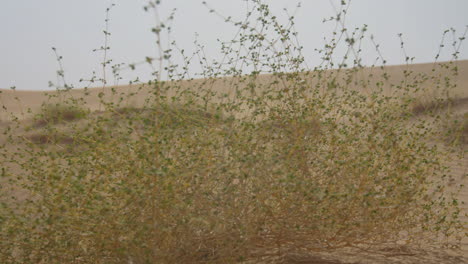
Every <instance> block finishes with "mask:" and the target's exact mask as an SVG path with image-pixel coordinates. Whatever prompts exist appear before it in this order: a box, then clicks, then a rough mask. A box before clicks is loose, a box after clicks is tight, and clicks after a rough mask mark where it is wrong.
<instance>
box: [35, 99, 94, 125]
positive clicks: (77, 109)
mask: <svg viewBox="0 0 468 264" xmlns="http://www.w3.org/2000/svg"><path fill="white" fill-rule="evenodd" d="M87 114H88V111H87V110H86V109H84V108H82V107H81V106H79V105H77V104H71V103H68V102H65V103H63V102H62V103H55V104H53V103H51V104H44V105H43V106H42V108H41V112H40V113H39V114H37V115H36V116H35V117H34V124H35V126H38V127H41V126H46V125H48V124H57V123H61V122H71V121H77V120H79V119H83V118H86V115H87Z"/></svg>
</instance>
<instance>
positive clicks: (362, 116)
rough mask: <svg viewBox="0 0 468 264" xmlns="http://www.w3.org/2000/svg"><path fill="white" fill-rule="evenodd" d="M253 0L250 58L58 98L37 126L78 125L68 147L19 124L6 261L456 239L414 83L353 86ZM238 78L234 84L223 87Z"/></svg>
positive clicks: (9, 160) (282, 251) (2, 224)
mask: <svg viewBox="0 0 468 264" xmlns="http://www.w3.org/2000/svg"><path fill="white" fill-rule="evenodd" d="M157 2H158V1H156V2H155V3H153V5H150V6H149V7H147V9H149V8H157ZM252 3H253V6H254V8H253V9H252V13H250V14H249V15H248V17H247V21H250V20H254V21H260V22H261V23H260V24H257V26H252V25H251V24H248V23H247V24H245V23H244V24H242V23H241V24H237V23H235V22H233V24H236V25H237V26H238V27H239V28H240V32H241V34H240V35H239V36H240V39H239V40H233V41H232V43H240V47H239V50H238V51H235V50H227V51H225V52H226V54H225V55H226V58H227V60H229V59H230V58H239V57H241V58H244V64H239V65H243V66H239V67H241V68H236V67H231V66H229V67H226V68H223V67H221V66H219V64H214V65H213V66H212V67H208V66H207V67H208V68H207V69H205V70H204V74H205V77H207V79H205V81H203V82H202V85H200V86H199V87H196V86H194V85H195V84H197V82H196V81H187V82H186V84H188V85H185V86H183V85H181V84H183V83H184V82H183V81H181V80H178V81H177V80H174V81H173V82H166V83H164V85H163V84H162V83H161V82H160V81H159V80H156V81H155V82H151V83H149V84H148V85H146V86H145V88H143V89H146V90H145V91H146V92H145V96H147V98H146V101H145V103H144V104H143V105H142V106H138V107H129V106H124V105H123V103H125V101H123V103H122V104H121V103H115V102H113V101H105V100H104V98H103V97H102V96H101V104H102V105H103V106H104V108H105V109H104V110H103V111H100V112H94V113H90V114H87V112H86V111H82V110H81V109H86V107H85V106H81V108H75V107H71V108H70V107H69V106H67V105H60V104H59V105H54V106H46V107H45V108H44V110H43V113H42V115H41V118H39V119H38V121H36V125H37V126H43V125H44V124H47V125H50V126H48V127H49V128H51V129H53V130H52V131H59V132H60V131H61V132H60V133H62V134H66V135H67V138H70V139H72V140H71V141H70V142H72V144H71V149H70V151H56V150H55V149H53V148H52V146H50V145H49V144H41V143H48V142H50V141H51V140H50V137H49V135H50V134H47V135H46V136H44V137H43V136H41V134H39V136H38V137H37V139H33V140H32V141H29V142H24V140H22V139H24V135H22V134H18V135H15V133H16V132H17V131H18V130H15V129H12V130H10V132H8V133H9V136H10V137H9V139H8V144H10V146H15V147H16V150H15V152H14V153H11V152H9V150H10V149H11V148H9V147H8V146H6V145H5V146H3V147H2V148H1V149H0V150H1V151H2V152H1V154H2V155H1V156H2V157H3V160H2V162H3V164H5V167H4V169H3V170H2V173H3V175H2V176H3V177H4V178H5V179H7V180H8V186H16V187H17V188H20V189H21V191H22V192H23V193H24V197H26V198H25V199H17V198H15V195H14V194H13V195H9V196H6V195H5V196H4V197H3V198H2V200H1V203H0V205H1V207H2V210H1V211H0V212H1V213H0V235H1V237H2V239H1V242H0V260H2V262H3V263H233V262H247V261H253V262H260V261H266V262H274V261H279V260H280V259H281V258H283V257H285V255H286V254H288V253H295V252H302V251H308V252H311V251H313V252H317V251H318V252H325V251H332V250H335V249H338V248H344V247H357V248H368V247H369V246H377V245H386V244H388V243H390V244H391V245H396V244H397V242H398V243H401V242H403V243H405V244H408V245H418V244H421V243H430V244H431V245H434V243H436V242H435V241H436V240H437V239H438V238H440V237H444V238H447V239H449V238H450V239H451V238H453V237H456V234H457V232H458V231H459V230H461V228H462V226H461V224H460V222H459V219H458V215H459V214H460V209H459V208H458V206H457V203H458V201H457V200H456V199H452V197H450V196H449V195H448V194H447V193H446V192H445V191H444V188H443V187H442V186H444V184H445V182H444V181H445V178H444V177H443V176H444V175H446V174H447V173H448V171H447V168H446V167H445V166H444V164H443V163H442V160H443V159H442V158H443V157H444V155H445V152H444V151H443V150H442V149H440V148H437V147H434V146H432V145H431V144H428V141H427V139H428V138H431V136H434V133H439V132H438V131H436V130H435V129H432V128H431V126H422V125H421V123H420V122H414V123H411V122H408V118H407V117H406V116H402V115H401V113H402V112H410V111H411V106H410V105H409V104H408V103H407V102H404V101H403V100H402V99H401V98H402V97H401V93H403V95H412V94H411V91H409V92H406V94H405V91H407V90H406V87H401V90H398V89H400V88H394V89H396V90H397V92H400V94H398V93H395V94H398V96H388V95H385V93H383V92H382V90H381V89H380V87H381V86H378V87H376V88H375V89H374V90H372V92H371V93H367V92H364V91H362V90H359V89H353V88H350V86H349V84H350V83H352V82H353V78H354V77H355V76H356V69H359V68H360V65H354V66H356V68H354V69H349V70H344V69H342V72H341V73H340V74H343V73H344V75H345V76H346V77H345V78H344V80H345V81H344V82H341V81H339V78H337V76H333V75H334V74H337V72H336V71H335V72H333V71H325V70H324V69H318V68H316V69H314V70H310V69H308V68H306V67H305V66H304V63H303V62H304V59H303V58H302V56H301V55H300V47H298V46H296V45H295V44H294V43H295V42H294V39H293V38H294V36H295V34H294V32H292V31H291V30H290V27H288V26H287V25H286V26H283V25H281V24H279V23H276V22H277V20H276V17H275V16H274V15H272V14H271V13H270V12H269V9H268V6H267V5H266V4H263V3H261V2H259V1H252ZM344 12H345V11H344ZM341 15H344V14H341ZM337 17H339V14H337ZM336 19H338V18H336ZM228 22H229V21H228ZM257 27H260V29H259V28H257ZM261 30H263V31H261ZM257 31H260V32H270V34H273V35H272V36H269V35H266V36H263V35H258V34H257V33H256V32H257ZM343 32H345V31H343ZM155 33H156V34H159V32H158V31H157V30H156V31H155ZM157 36H158V37H159V35H157ZM277 38H280V39H281V41H282V43H283V44H282V45H283V46H282V48H281V49H276V48H277V47H276V46H274V45H275V44H274V43H276V42H275V41H274V40H275V39H277ZM347 43H348V45H354V42H351V41H348V42H347ZM245 47H252V48H253V49H258V52H257V53H250V52H248V51H247V54H244V52H246V51H245V50H244V48H245ZM260 54H264V55H262V56H260ZM259 56H260V57H259ZM266 58H274V60H270V61H268V60H266ZM356 59H357V58H356ZM265 60H266V61H265ZM325 61H327V60H325ZM162 62H163V61H162ZM162 62H161V63H162ZM331 66H332V65H329V67H331ZM174 67H175V66H174ZM242 67H246V68H247V69H246V68H242ZM249 67H253V68H254V69H255V70H253V71H252V72H251V74H249V75H245V74H244V71H246V70H248V69H249ZM169 68H170V67H169ZM260 72H262V73H269V75H268V76H265V75H260V74H259V73H260ZM225 75H231V76H232V75H233V77H231V78H226V79H224V81H225V85H226V86H224V88H227V89H223V90H222V91H219V90H216V89H215V88H213V87H216V86H215V85H214V84H215V83H216V82H218V81H219V79H217V78H215V77H219V76H225ZM170 77H171V78H175V77H176V76H174V75H170ZM331 79H332V80H337V81H333V85H332V86H333V87H330V85H329V84H330V80H331ZM385 80H387V79H386V78H385V77H384V76H383V77H382V82H384V81H385ZM414 85H416V86H417V85H418V82H416V81H415V83H414ZM184 87H186V88H184ZM226 91H227V92H226ZM403 97H404V96H403ZM78 119H81V120H80V124H71V123H70V122H65V123H64V121H75V120H78ZM18 122H19V121H18ZM434 122H438V121H434ZM59 125H60V126H59ZM19 126H22V123H21V122H20V123H19ZM54 129H55V130H54ZM61 129H63V130H61ZM64 131H65V132H66V133H65V132H64ZM60 133H59V135H60ZM52 135H53V134H52ZM61 139H62V138H60V137H58V138H57V137H54V140H55V141H57V140H58V141H60V140H61ZM67 142H68V141H67ZM0 190H1V191H2V192H4V193H8V191H7V190H6V189H0ZM11 196H13V198H11V199H10V198H7V197H11Z"/></svg>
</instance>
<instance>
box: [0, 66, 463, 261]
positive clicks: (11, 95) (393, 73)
mask: <svg viewBox="0 0 468 264" xmlns="http://www.w3.org/2000/svg"><path fill="white" fill-rule="evenodd" d="M456 65H457V67H458V71H459V72H458V76H455V77H454V76H452V77H451V80H452V81H453V84H455V85H456V86H457V87H456V88H454V89H452V96H454V97H457V98H468V61H459V62H457V63H456ZM434 67H436V69H439V70H438V71H436V72H437V74H439V73H440V74H442V75H444V74H448V71H446V70H440V68H437V67H439V66H438V65H434V64H432V63H430V64H416V65H399V66H387V67H385V69H384V70H382V69H380V68H374V69H370V68H365V69H361V70H359V71H358V72H356V73H355V74H354V75H353V76H354V79H353V80H352V82H351V83H350V84H349V87H350V88H351V89H360V90H364V91H366V90H369V91H370V90H371V89H372V87H375V84H376V83H377V82H378V81H379V80H382V76H383V74H384V72H386V73H387V74H388V75H389V76H390V79H389V83H393V84H395V85H404V84H405V82H404V80H405V78H404V75H405V73H404V70H406V71H407V72H412V75H411V76H410V77H409V79H410V80H414V78H416V79H418V78H419V79H421V82H422V83H423V84H422V85H421V86H423V87H425V88H427V90H426V91H425V92H423V93H422V95H421V96H424V95H425V94H426V95H428V94H430V93H431V91H433V90H435V89H434V88H436V86H437V85H438V84H437V83H434V82H432V81H431V79H430V78H429V79H428V80H425V79H424V78H422V77H421V76H422V75H421V74H425V75H426V76H434V73H433V72H432V69H433V68H434ZM323 74H324V75H325V76H328V77H329V78H333V77H336V78H337V82H339V83H342V82H344V81H345V79H346V74H345V73H344V72H338V71H328V72H324V73H323ZM369 74H373V76H372V77H369ZM328 77H327V78H328ZM270 78H271V76H262V77H261V78H259V80H258V81H257V83H258V84H261V83H267V82H268V81H269V80H270ZM327 78H325V79H327ZM419 79H418V80H419ZM305 81H306V82H308V83H309V84H310V85H315V84H316V81H315V80H314V79H313V78H310V79H307V78H305ZM234 82H236V79H233V78H224V79H218V80H214V81H207V80H192V81H183V82H180V83H179V85H181V87H201V86H206V85H210V86H212V87H213V89H214V90H216V91H222V92H226V93H228V94H232V93H233V92H234V91H232V90H229V89H228V87H231V86H230V84H232V83H234ZM283 85H285V86H287V83H284V84H283ZM439 85H443V84H439ZM114 89H115V93H112V92H111V87H107V88H105V89H102V88H92V89H88V90H83V89H76V90H72V91H71V92H70V95H71V96H72V97H75V98H80V97H83V98H84V101H85V103H86V105H87V106H88V107H89V108H90V109H91V110H99V109H101V108H102V107H103V106H102V105H101V104H100V103H99V99H98V94H99V93H101V92H102V93H103V94H104V97H105V98H106V99H111V100H114V101H117V100H118V99H119V98H120V97H121V96H124V97H125V96H126V95H128V94H130V93H132V92H135V91H137V90H138V87H137V86H118V87H114ZM0 91H1V93H0V106H1V107H3V109H0V127H1V126H3V125H4V124H6V123H7V122H8V120H10V119H11V118H12V115H11V113H13V114H14V115H15V116H19V117H20V118H24V119H26V118H29V117H31V115H32V113H36V112H38V110H39V109H40V107H41V105H42V104H43V103H44V102H53V101H54V100H57V99H56V98H54V96H56V95H57V93H56V92H43V91H11V90H1V89H0ZM150 91H151V90H150V89H149V88H148V87H143V89H142V91H140V92H139V93H138V96H135V97H132V98H131V99H130V101H129V103H130V104H131V105H132V106H138V105H142V104H143V103H144V100H145V98H146V96H147V95H148V94H149V93H150ZM384 91H385V92H388V93H391V92H392V88H391V87H390V85H388V84H386V85H384ZM51 95H52V98H51ZM456 111H457V113H460V114H465V113H468V100H464V101H462V102H461V103H460V104H459V105H457V107H456ZM437 144H439V143H437ZM464 148H465V150H464V151H465V152H466V151H467V150H468V149H467V148H468V147H467V146H466V145H465V147H464ZM448 160H449V161H448V162H447V165H449V166H450V167H451V169H452V177H453V181H452V182H451V186H449V188H455V186H457V185H460V184H465V185H468V155H464V157H461V158H460V157H457V156H456V155H453V157H448ZM459 200H460V201H462V202H464V204H462V209H463V211H464V212H463V213H462V217H463V219H462V220H463V221H464V222H465V230H466V231H467V232H468V224H466V223H468V217H467V216H466V215H467V214H468V186H465V187H464V188H462V190H461V192H460V194H459ZM457 254H458V253H457ZM338 255H340V256H341V257H340V258H341V260H337V259H336V258H335V257H333V256H325V255H324V256H322V257H321V258H319V259H316V258H315V257H311V256H307V255H298V256H291V257H290V258H289V259H288V260H284V262H285V263H468V238H466V237H465V239H464V240H463V241H462V252H461V255H462V258H460V257H455V256H453V255H452V256H449V255H446V254H445V253H444V252H439V251H429V252H416V251H408V250H407V249H405V248H403V247H402V249H401V250H400V251H399V252H389V254H387V255H388V256H382V255H379V254H377V255H376V254H373V253H366V254H364V255H362V253H356V252H341V253H340V254H338ZM327 261H328V262H327Z"/></svg>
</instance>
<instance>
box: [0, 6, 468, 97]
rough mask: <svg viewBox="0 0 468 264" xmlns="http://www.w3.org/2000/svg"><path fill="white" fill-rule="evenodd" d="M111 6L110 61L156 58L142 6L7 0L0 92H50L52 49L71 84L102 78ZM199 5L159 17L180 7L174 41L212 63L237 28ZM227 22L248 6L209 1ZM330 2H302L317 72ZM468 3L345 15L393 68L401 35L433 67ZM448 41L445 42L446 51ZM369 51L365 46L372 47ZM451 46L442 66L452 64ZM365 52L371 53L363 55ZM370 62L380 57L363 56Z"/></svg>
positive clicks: (462, 23) (0, 17)
mask: <svg viewBox="0 0 468 264" xmlns="http://www.w3.org/2000/svg"><path fill="white" fill-rule="evenodd" d="M112 2H114V3H115V4H116V6H115V7H114V8H113V9H112V10H111V12H110V22H109V31H110V32H111V34H112V35H111V36H110V39H109V41H110V42H109V46H110V47H111V49H110V51H109V56H110V58H112V59H113V63H133V62H138V61H142V60H144V58H145V57H146V56H154V55H155V52H156V49H155V45H154V41H155V37H154V35H153V34H152V33H151V32H150V29H151V27H153V26H154V16H152V15H151V14H150V13H145V12H144V11H143V6H144V5H145V4H146V2H147V1H145V0H115V1H110V0H80V1H76V0H40V1H38V0H22V1H18V0H2V5H1V8H0V36H1V40H0V88H10V87H12V86H16V88H17V89H18V90H45V89H48V82H49V81H53V82H55V81H56V80H57V78H56V71H57V70H58V65H57V61H56V60H55V55H54V53H53V51H52V49H51V48H52V47H56V48H57V51H58V52H59V53H60V55H62V56H63V61H62V62H63V67H64V70H65V74H66V78H67V81H68V82H69V83H71V84H74V85H75V86H76V87H80V86H83V84H80V83H79V82H78V80H79V79H81V78H85V79H86V78H90V76H92V72H93V71H96V72H97V74H100V66H99V63H100V62H102V53H97V52H93V49H96V48H99V47H100V46H102V45H103V43H104V41H103V40H104V35H103V33H102V31H103V29H104V19H105V10H106V8H107V7H108V6H109V5H110V3H112ZM201 2H202V0H162V6H161V8H162V9H161V10H160V11H161V16H163V17H164V16H167V15H168V14H169V11H170V10H171V9H173V8H177V11H176V16H175V22H174V24H173V34H172V37H173V38H174V39H175V40H176V41H177V42H178V45H179V46H180V47H182V48H185V49H187V50H188V51H190V50H192V49H193V41H194V39H195V33H198V35H199V36H198V39H199V41H200V42H201V43H203V44H204V45H205V50H207V53H208V56H211V57H213V58H215V57H216V56H217V54H219V53H217V51H218V50H219V44H218V43H217V42H216V39H218V38H221V39H223V40H228V39H229V38H231V37H232V36H233V34H234V31H233V28H232V27H231V26H229V25H227V24H225V23H223V21H222V20H221V19H220V18H219V17H217V16H216V15H214V14H210V13H209V12H208V10H207V8H206V7H204V6H203V5H202V3H201ZM207 2H208V3H209V4H210V5H211V6H212V7H214V8H215V9H217V10H219V11H220V12H221V13H222V14H225V15H226V16H233V17H234V18H241V17H242V14H243V12H244V11H245V1H244V0H207ZM264 2H266V3H268V4H270V6H271V8H272V10H273V12H276V13H277V14H278V16H279V17H283V18H284V17H285V13H284V11H282V9H283V8H287V9H288V10H290V12H293V11H294V9H295V6H296V5H297V3H298V2H299V1H296V0H266V1H264ZM330 2H334V3H335V4H338V2H339V1H338V0H331V1H329V0H302V7H301V8H300V9H299V11H298V13H297V15H296V18H297V27H296V29H297V31H298V32H299V39H300V41H301V44H302V45H303V46H304V54H305V56H306V59H307V61H308V64H309V65H311V66H312V67H313V66H314V65H317V64H318V63H319V62H320V60H319V56H318V55H317V53H316V52H315V51H314V49H317V48H322V47H323V45H324V37H329V36H331V35H330V34H331V28H330V25H331V24H323V23H322V20H323V19H324V18H328V17H330V16H332V15H333V14H334V11H333V7H332V5H331V3H330ZM466 10H468V1H466V0H391V1H389V0H353V2H352V4H351V8H350V10H349V12H348V20H347V25H348V27H349V28H354V27H360V26H362V25H363V24H367V25H368V32H369V35H370V34H373V35H374V36H375V40H376V41H377V42H378V43H380V47H381V51H382V53H383V56H384V57H385V59H386V60H387V61H388V64H401V63H403V62H404V56H403V55H402V51H401V49H400V41H399V39H398V37H397V34H398V33H402V34H403V37H404V39H405V47H406V52H407V53H408V56H411V57H415V62H418V63H419V62H431V61H433V60H434V56H435V55H436V53H437V50H438V46H439V44H440V41H441V36H442V32H443V31H444V30H446V29H448V28H451V27H453V28H454V29H455V30H456V31H457V33H456V34H457V36H458V37H459V36H460V35H461V34H462V33H463V32H464V31H465V28H466V25H468V15H467V14H466ZM450 40H451V35H450V36H448V40H447V41H448V42H447V46H450V45H449V41H450ZM369 47H370V46H364V48H366V49H369ZM460 51H461V56H460V58H461V59H468V44H467V43H464V44H463V45H462V46H461V50H460ZM451 53H452V49H450V47H448V48H447V49H446V50H445V51H444V52H443V53H442V57H441V58H440V60H448V59H450V54H451ZM366 54H367V53H366ZM365 56H367V57H365V58H364V59H365V61H367V62H369V61H372V60H373V59H374V57H375V56H376V55H375V53H369V55H365ZM213 58H211V59H213ZM149 72H150V69H149V68H148V67H139V68H137V71H136V72H128V73H125V72H124V73H123V77H124V80H123V81H121V84H124V83H125V82H128V80H131V79H133V78H135V77H136V76H137V75H138V76H141V77H142V78H143V79H147V78H149Z"/></svg>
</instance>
